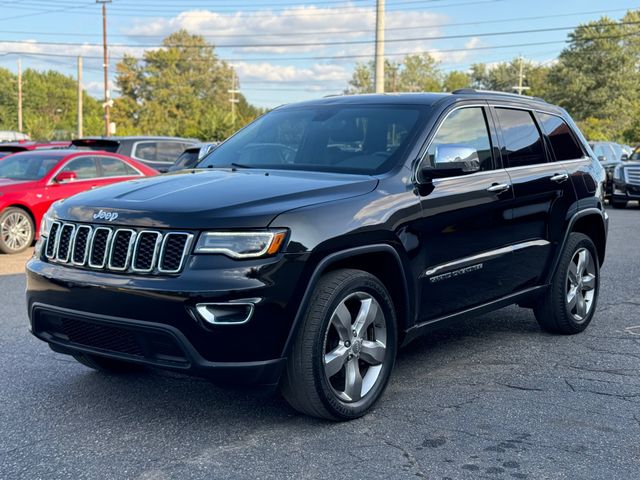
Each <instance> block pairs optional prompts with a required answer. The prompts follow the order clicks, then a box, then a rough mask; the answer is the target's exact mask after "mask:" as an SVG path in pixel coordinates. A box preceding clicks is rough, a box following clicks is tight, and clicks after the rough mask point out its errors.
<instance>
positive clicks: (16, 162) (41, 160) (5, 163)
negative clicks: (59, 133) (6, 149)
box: [0, 153, 63, 180]
mask: <svg viewBox="0 0 640 480" xmlns="http://www.w3.org/2000/svg"><path fill="white" fill-rule="evenodd" d="M62 158H63V157H61V156H51V157H49V156H46V155H40V154H36V155H34V154H30V153H18V154H16V155H13V156H11V157H8V158H5V159H4V160H2V161H1V162H0V178H11V179H13V180H40V179H41V178H43V177H44V176H46V175H47V174H48V173H49V172H50V171H51V169H52V168H54V167H55V166H56V165H57V164H58V162H59V161H60V160H61V159H62Z"/></svg>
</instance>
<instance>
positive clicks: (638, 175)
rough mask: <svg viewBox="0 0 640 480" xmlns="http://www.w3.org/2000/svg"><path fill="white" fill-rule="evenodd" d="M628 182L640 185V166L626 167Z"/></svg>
mask: <svg viewBox="0 0 640 480" xmlns="http://www.w3.org/2000/svg"><path fill="white" fill-rule="evenodd" d="M624 171H625V174H626V176H627V183H630V184H632V185H640V167H624Z"/></svg>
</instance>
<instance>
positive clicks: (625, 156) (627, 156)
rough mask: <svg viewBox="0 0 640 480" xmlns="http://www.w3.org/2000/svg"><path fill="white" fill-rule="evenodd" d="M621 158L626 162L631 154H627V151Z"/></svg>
mask: <svg viewBox="0 0 640 480" xmlns="http://www.w3.org/2000/svg"><path fill="white" fill-rule="evenodd" d="M620 160H622V161H623V162H626V161H628V160H629V155H627V154H626V153H623V154H622V156H621V157H620Z"/></svg>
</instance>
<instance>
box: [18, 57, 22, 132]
mask: <svg viewBox="0 0 640 480" xmlns="http://www.w3.org/2000/svg"><path fill="white" fill-rule="evenodd" d="M18 131H19V132H22V60H20V59H18Z"/></svg>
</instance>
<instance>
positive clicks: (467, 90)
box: [451, 88, 547, 103]
mask: <svg viewBox="0 0 640 480" xmlns="http://www.w3.org/2000/svg"><path fill="white" fill-rule="evenodd" d="M451 93H453V94H454V95H460V94H465V93H490V94H491V95H504V96H506V97H515V98H526V99H529V100H537V101H538V102H544V103H547V101H546V100H545V99H544V98H541V97H531V96H529V95H519V94H517V93H511V92H499V91H497V90H479V89H476V88H459V89H458V90H454V91H453V92H451Z"/></svg>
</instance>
